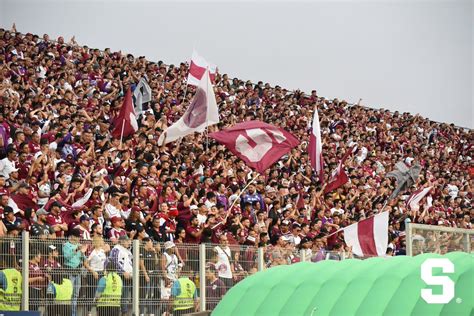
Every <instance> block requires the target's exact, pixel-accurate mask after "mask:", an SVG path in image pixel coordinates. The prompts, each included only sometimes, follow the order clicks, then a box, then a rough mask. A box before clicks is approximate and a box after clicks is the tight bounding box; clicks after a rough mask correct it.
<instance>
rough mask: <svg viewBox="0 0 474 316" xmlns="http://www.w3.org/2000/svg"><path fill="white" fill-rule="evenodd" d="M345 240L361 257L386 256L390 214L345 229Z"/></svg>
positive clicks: (381, 214)
mask: <svg viewBox="0 0 474 316" xmlns="http://www.w3.org/2000/svg"><path fill="white" fill-rule="evenodd" d="M343 230H344V240H345V242H346V244H347V245H348V246H352V253H354V254H355V255H357V256H359V257H369V256H379V257H380V256H384V255H385V254H386V251H387V246H388V212H383V213H379V214H377V215H375V216H373V217H369V218H367V219H364V220H362V221H360V222H358V223H355V224H352V225H350V226H347V227H345V228H344V229H343Z"/></svg>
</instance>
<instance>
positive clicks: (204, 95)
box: [158, 69, 219, 146]
mask: <svg viewBox="0 0 474 316" xmlns="http://www.w3.org/2000/svg"><path fill="white" fill-rule="evenodd" d="M217 123H219V110H218V108H217V103H216V96H215V94H214V89H213V88H212V83H211V79H210V77H209V71H208V70H207V69H206V71H205V73H204V76H203V77H202V79H201V81H200V83H199V86H198V87H197V89H196V94H195V95H194V98H193V100H192V101H191V104H190V105H189V107H188V108H187V110H186V112H185V113H184V115H183V116H182V117H181V118H180V119H179V120H178V121H177V122H175V123H174V124H173V125H171V126H170V127H168V129H166V130H165V131H164V132H163V134H161V135H160V138H159V139H158V145H159V146H161V145H163V143H164V144H167V143H170V142H173V141H175V140H177V139H179V138H181V137H184V136H186V135H189V134H192V133H194V132H198V133H202V132H203V131H204V130H205V129H206V127H207V126H209V125H212V124H217Z"/></svg>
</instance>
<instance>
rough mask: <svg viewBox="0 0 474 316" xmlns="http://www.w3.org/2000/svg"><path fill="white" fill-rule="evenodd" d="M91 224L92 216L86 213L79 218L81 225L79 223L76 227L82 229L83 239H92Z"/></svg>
mask: <svg viewBox="0 0 474 316" xmlns="http://www.w3.org/2000/svg"><path fill="white" fill-rule="evenodd" d="M90 224H91V219H90V217H89V216H87V215H86V214H84V215H81V217H80V218H79V225H77V226H76V227H75V228H76V229H79V230H80V231H81V233H82V236H81V239H82V240H91V232H90V226H91V225H90Z"/></svg>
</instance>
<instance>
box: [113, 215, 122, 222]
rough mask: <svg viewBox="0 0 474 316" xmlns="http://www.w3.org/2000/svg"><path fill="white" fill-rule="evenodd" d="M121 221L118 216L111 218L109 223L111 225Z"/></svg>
mask: <svg viewBox="0 0 474 316" xmlns="http://www.w3.org/2000/svg"><path fill="white" fill-rule="evenodd" d="M121 220H122V218H121V217H120V216H114V217H112V219H111V220H110V221H111V222H112V223H116V222H119V221H121Z"/></svg>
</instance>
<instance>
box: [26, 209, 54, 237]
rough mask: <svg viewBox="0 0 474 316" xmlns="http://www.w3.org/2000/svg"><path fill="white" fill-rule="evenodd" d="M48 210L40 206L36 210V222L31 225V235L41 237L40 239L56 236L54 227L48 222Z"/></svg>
mask: <svg viewBox="0 0 474 316" xmlns="http://www.w3.org/2000/svg"><path fill="white" fill-rule="evenodd" d="M47 215H48V212H46V210H45V209H42V208H40V209H39V210H38V211H37V212H36V222H34V223H33V225H31V229H30V234H31V237H39V238H40V239H47V238H52V237H55V234H54V229H53V228H52V227H51V226H49V225H48V223H46V220H47Z"/></svg>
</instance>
